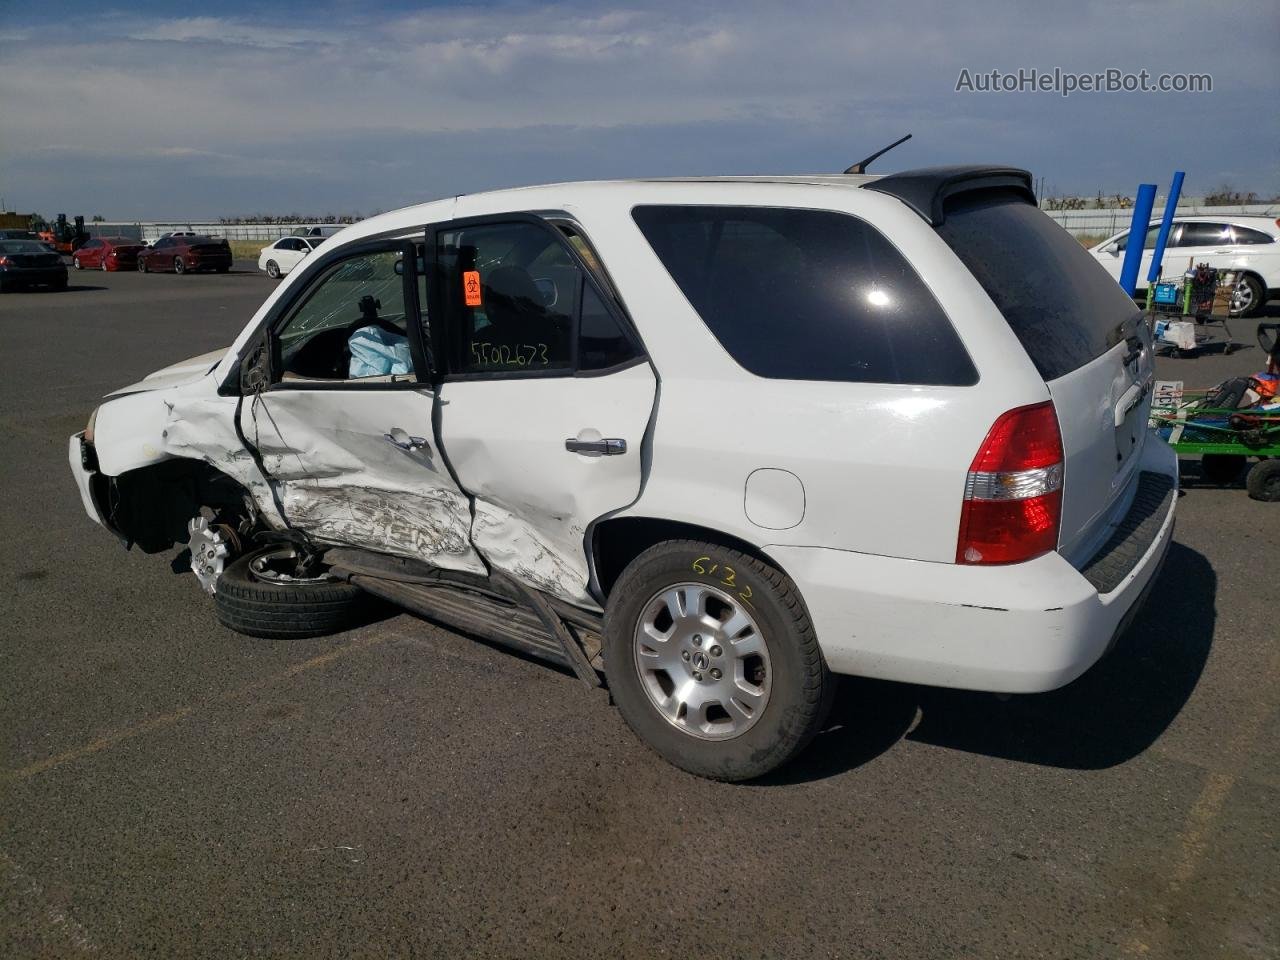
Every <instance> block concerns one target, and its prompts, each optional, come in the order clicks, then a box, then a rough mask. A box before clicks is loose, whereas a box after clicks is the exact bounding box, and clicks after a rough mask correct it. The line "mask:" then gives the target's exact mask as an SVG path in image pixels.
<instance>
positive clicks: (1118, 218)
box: [1045, 203, 1280, 237]
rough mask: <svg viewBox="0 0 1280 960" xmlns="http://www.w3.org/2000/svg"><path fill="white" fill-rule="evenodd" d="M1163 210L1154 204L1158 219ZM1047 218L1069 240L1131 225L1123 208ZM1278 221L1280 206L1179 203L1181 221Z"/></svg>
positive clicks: (1055, 213) (1055, 214)
mask: <svg viewBox="0 0 1280 960" xmlns="http://www.w3.org/2000/svg"><path fill="white" fill-rule="evenodd" d="M1163 210H1164V207H1163V206H1162V204H1161V203H1157V204H1156V214H1157V219H1156V220H1155V221H1153V222H1159V214H1160V213H1162V212H1163ZM1045 213H1047V214H1048V215H1049V216H1051V217H1052V218H1053V219H1054V220H1056V221H1058V223H1060V224H1062V226H1063V228H1064V229H1065V230H1066V231H1067V232H1068V233H1070V234H1071V235H1072V236H1076V237H1079V236H1096V237H1109V236H1111V235H1112V234H1116V233H1119V232H1120V231H1121V230H1128V229H1129V224H1130V223H1132V222H1133V210H1132V208H1126V207H1108V208H1105V209H1102V210H1045ZM1242 215H1243V216H1250V217H1280V203H1250V204H1238V205H1236V206H1233V207H1206V206H1202V205H1200V204H1195V203H1179V204H1178V216H1180V217H1224V218H1230V217H1233V216H1236V217H1238V216H1242Z"/></svg>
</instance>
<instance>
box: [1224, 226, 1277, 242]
mask: <svg viewBox="0 0 1280 960" xmlns="http://www.w3.org/2000/svg"><path fill="white" fill-rule="evenodd" d="M1231 229H1232V231H1233V232H1234V233H1235V235H1236V243H1274V242H1275V239H1274V238H1273V237H1270V236H1268V235H1267V234H1265V233H1263V232H1262V231H1261V230H1251V229H1250V228H1248V227H1232V228H1231Z"/></svg>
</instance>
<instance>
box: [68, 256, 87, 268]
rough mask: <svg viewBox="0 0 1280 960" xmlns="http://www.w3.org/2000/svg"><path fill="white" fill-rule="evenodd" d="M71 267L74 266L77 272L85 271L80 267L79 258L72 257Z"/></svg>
mask: <svg viewBox="0 0 1280 960" xmlns="http://www.w3.org/2000/svg"><path fill="white" fill-rule="evenodd" d="M71 265H72V266H73V267H75V268H76V269H77V270H83V269H84V267H82V266H80V258H79V257H72V258H71Z"/></svg>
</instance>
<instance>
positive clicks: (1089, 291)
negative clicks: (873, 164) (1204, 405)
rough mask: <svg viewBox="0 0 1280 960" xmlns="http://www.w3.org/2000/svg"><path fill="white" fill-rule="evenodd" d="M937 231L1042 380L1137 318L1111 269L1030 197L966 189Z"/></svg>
mask: <svg viewBox="0 0 1280 960" xmlns="http://www.w3.org/2000/svg"><path fill="white" fill-rule="evenodd" d="M945 214H946V219H945V220H944V222H943V224H942V225H941V226H940V227H938V233H939V235H940V236H941V237H942V239H943V240H945V241H946V242H947V245H948V246H949V247H951V249H952V250H953V251H955V253H956V255H957V256H958V257H959V258H960V260H961V261H962V262H963V263H964V265H965V266H966V267H968V268H969V271H970V273H972V274H973V276H974V278H975V279H976V280H977V281H978V283H980V284H981V285H982V288H983V289H984V290H985V291H986V292H987V295H988V296H989V297H991V299H992V301H994V303H995V305H996V306H997V307H998V308H999V310H1000V312H1001V314H1003V315H1004V318H1005V320H1006V321H1007V322H1008V324H1009V327H1010V328H1011V329H1012V330H1013V332H1014V334H1015V335H1016V336H1017V337H1018V340H1019V341H1020V342H1021V343H1022V346H1023V348H1024V349H1025V350H1026V351H1027V355H1028V356H1029V357H1030V358H1031V362H1032V363H1034V364H1035V366H1036V369H1037V370H1039V371H1040V375H1041V376H1042V377H1044V379H1045V380H1056V379H1058V378H1059V377H1061V376H1063V375H1065V374H1068V373H1070V372H1071V371H1072V370H1076V369H1078V368H1080V367H1082V366H1084V365H1085V364H1087V363H1089V362H1090V361H1092V360H1094V359H1096V358H1097V357H1100V356H1102V354H1104V353H1106V352H1107V351H1108V350H1109V349H1111V347H1113V346H1115V345H1116V344H1117V343H1119V342H1120V341H1121V340H1123V339H1124V337H1125V336H1126V333H1125V330H1126V328H1128V327H1129V326H1130V325H1131V324H1133V323H1136V322H1137V320H1138V319H1139V318H1140V316H1139V313H1138V308H1137V307H1136V306H1135V305H1134V303H1133V301H1132V300H1130V299H1129V297H1128V296H1126V295H1125V293H1124V291H1123V290H1121V289H1120V285H1119V284H1118V283H1116V281H1115V279H1114V278H1112V277H1111V275H1110V274H1108V273H1107V271H1106V269H1105V268H1104V267H1103V266H1102V265H1101V264H1100V263H1098V261H1097V260H1095V259H1094V257H1093V256H1092V255H1091V254H1090V253H1089V252H1088V251H1087V250H1085V248H1084V247H1083V246H1081V245H1080V243H1079V241H1077V240H1076V239H1075V238H1074V237H1072V236H1071V234H1069V233H1067V231H1065V230H1063V229H1062V228H1061V227H1060V226H1058V225H1057V224H1056V223H1054V222H1053V220H1051V219H1049V217H1047V216H1046V215H1045V214H1043V213H1041V212H1040V211H1039V210H1038V209H1036V208H1035V207H1034V206H1032V205H1031V204H1029V203H1027V202H1026V201H1025V200H1023V199H1021V198H1019V197H1015V196H1013V195H1011V194H1007V193H1002V192H999V191H993V192H981V193H971V194H961V195H960V196H959V197H957V198H956V199H954V200H952V201H951V202H950V203H948V204H947V207H946V210H945Z"/></svg>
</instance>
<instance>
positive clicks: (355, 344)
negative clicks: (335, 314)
mask: <svg viewBox="0 0 1280 960" xmlns="http://www.w3.org/2000/svg"><path fill="white" fill-rule="evenodd" d="M347 348H348V350H350V352H351V364H350V369H349V370H348V372H347V376H349V377H350V378H351V379H352V380H355V379H357V378H359V377H385V376H387V375H388V374H396V373H409V372H410V371H411V370H412V369H413V360H412V358H411V357H410V355H409V338H408V337H404V336H401V335H400V334H397V333H392V332H391V331H390V330H384V329H383V328H382V327H376V326H368V327H361V328H360V329H359V330H357V331H356V332H355V333H353V334H351V336H350V337H349V338H348V339H347Z"/></svg>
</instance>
